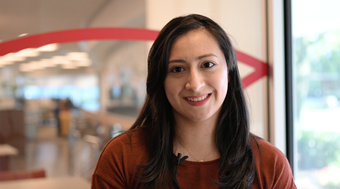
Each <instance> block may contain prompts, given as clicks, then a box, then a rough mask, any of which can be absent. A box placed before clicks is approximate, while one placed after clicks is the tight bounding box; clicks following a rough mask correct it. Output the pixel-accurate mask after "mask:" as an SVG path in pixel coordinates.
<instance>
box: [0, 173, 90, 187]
mask: <svg viewBox="0 0 340 189" xmlns="http://www.w3.org/2000/svg"><path fill="white" fill-rule="evenodd" d="M0 188H10V189H46V188H48V189H90V188H91V183H90V182H89V181H86V180H85V179H83V178H80V177H73V176H71V177H51V178H48V177H47V178H37V179H23V180H12V181H1V182H0Z"/></svg>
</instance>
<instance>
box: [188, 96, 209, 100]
mask: <svg viewBox="0 0 340 189" xmlns="http://www.w3.org/2000/svg"><path fill="white" fill-rule="evenodd" d="M207 97H208V95H205V96H202V97H199V98H187V99H188V100H190V101H193V102H198V101H201V100H204V99H206V98H207Z"/></svg>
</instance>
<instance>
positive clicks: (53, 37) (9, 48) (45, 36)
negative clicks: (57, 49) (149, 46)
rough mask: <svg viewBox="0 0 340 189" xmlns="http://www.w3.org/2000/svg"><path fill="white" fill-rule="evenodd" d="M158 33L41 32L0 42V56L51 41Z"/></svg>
mask: <svg viewBox="0 0 340 189" xmlns="http://www.w3.org/2000/svg"><path fill="white" fill-rule="evenodd" d="M158 33H159V32H158V31H153V30H147V29H140V28H81V29H72V30H63V31H56V32H49V33H42V34H37V35H31V36H26V37H21V38H18V39H14V40H11V41H6V42H3V43H0V56H3V55H5V54H7V53H11V52H17V51H20V50H22V49H26V48H37V47H40V46H44V45H47V44H51V43H70V42H77V41H87V40H143V41H147V40H150V41H153V40H155V39H156V37H157V36H158Z"/></svg>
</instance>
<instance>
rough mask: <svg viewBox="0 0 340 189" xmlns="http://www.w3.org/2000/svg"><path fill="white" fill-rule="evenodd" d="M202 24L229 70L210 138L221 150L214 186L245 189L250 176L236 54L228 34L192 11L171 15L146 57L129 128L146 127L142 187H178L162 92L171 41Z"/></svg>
mask: <svg viewBox="0 0 340 189" xmlns="http://www.w3.org/2000/svg"><path fill="white" fill-rule="evenodd" d="M199 28H204V29H206V30H207V31H208V32H210V33H211V34H212V36H214V38H215V39H216V41H217V42H218V43H219V47H220V48H221V50H222V52H223V53H224V56H225V59H226V62H227V67H228V70H229V85H228V92H227V95H226V98H225V100H224V102H223V104H222V110H221V113H220V115H219V119H218V123H217V128H216V133H215V141H216V145H217V148H218V150H219V153H220V155H221V160H220V168H219V175H220V178H219V180H218V181H216V184H217V185H218V186H220V188H233V189H238V188H240V189H241V188H242V189H243V188H248V187H250V185H251V183H252V182H253V180H254V177H255V162H254V158H253V151H252V148H251V145H250V137H251V134H250V131H249V118H248V109H247V104H246V100H245V97H244V93H243V88H242V83H241V77H240V74H239V71H238V67H237V60H236V55H235V52H234V49H233V46H232V44H231V41H230V39H229V38H228V35H227V34H226V33H225V31H224V30H223V29H222V28H221V27H220V26H219V25H218V24H217V23H215V22H214V21H213V20H211V19H209V18H207V17H205V16H202V15H197V14H191V15H187V16H182V17H177V18H174V19H172V20H171V21H170V22H169V23H167V24H166V25H165V27H164V28H163V29H162V30H161V31H160V33H159V36H158V37H157V39H156V40H155V42H154V43H153V45H152V47H151V49H150V52H149V56H148V77H147V96H146V101H145V104H144V106H143V108H142V109H141V113H140V115H139V117H138V118H137V120H136V122H135V123H134V125H133V126H132V128H131V130H134V129H137V128H145V129H147V130H148V137H147V138H146V139H145V140H146V141H145V142H146V149H147V154H148V162H147V164H145V165H142V166H141V168H142V169H141V170H142V171H141V175H140V180H139V181H140V182H142V183H145V188H159V187H164V188H167V185H170V188H179V185H178V183H177V179H176V176H175V172H174V171H175V167H174V166H175V163H174V154H173V138H174V136H175V128H174V116H173V113H172V107H171V105H170V103H169V101H168V99H167V97H166V95H165V90H164V81H165V77H166V75H167V67H168V61H169V54H170V48H171V46H172V44H173V42H174V40H175V39H176V38H177V37H178V36H180V35H183V34H185V33H187V32H189V31H191V30H195V29H199Z"/></svg>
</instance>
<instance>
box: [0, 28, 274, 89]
mask: <svg viewBox="0 0 340 189" xmlns="http://www.w3.org/2000/svg"><path fill="white" fill-rule="evenodd" d="M158 33H159V31H154V30H147V29H141V28H81V29H71V30H63V31H55V32H48V33H42V34H36V35H31V36H25V37H21V38H18V39H14V40H10V41H6V42H2V43H0V56H3V55H5V54H8V53H12V52H18V51H20V50H23V49H26V48H38V47H41V46H44V45H47V44H51V43H70V42H78V41H87V40H129V41H137V40H138V41H153V40H155V39H156V37H157V36H158ZM236 56H237V60H238V61H240V62H242V63H244V64H247V65H248V66H251V67H253V68H255V71H254V72H252V73H251V74H249V75H248V76H246V77H244V78H242V82H243V86H244V87H245V88H246V87H248V86H249V85H251V84H252V83H254V82H255V81H257V80H259V79H261V78H262V77H264V76H266V75H267V69H268V67H267V64H266V63H265V62H262V61H260V60H258V59H256V58H254V57H252V56H250V55H247V54H245V53H243V52H240V51H238V50H236Z"/></svg>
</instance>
